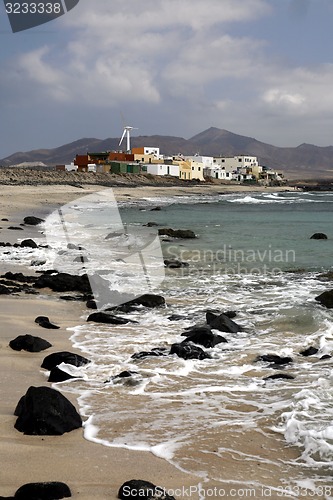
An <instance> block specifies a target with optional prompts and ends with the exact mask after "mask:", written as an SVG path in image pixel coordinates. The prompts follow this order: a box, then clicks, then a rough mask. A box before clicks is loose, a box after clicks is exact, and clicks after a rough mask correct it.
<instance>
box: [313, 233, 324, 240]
mask: <svg viewBox="0 0 333 500" xmlns="http://www.w3.org/2000/svg"><path fill="white" fill-rule="evenodd" d="M310 240H327V234H325V233H314V234H313V235H312V236H311V238H310Z"/></svg>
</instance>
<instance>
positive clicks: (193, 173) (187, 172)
mask: <svg viewBox="0 0 333 500" xmlns="http://www.w3.org/2000/svg"><path fill="white" fill-rule="evenodd" d="M174 163H177V164H178V165H179V178H180V179H182V180H184V181H191V180H193V179H197V180H199V181H204V180H205V178H204V175H203V170H204V166H203V163H201V162H198V161H193V160H181V159H174Z"/></svg>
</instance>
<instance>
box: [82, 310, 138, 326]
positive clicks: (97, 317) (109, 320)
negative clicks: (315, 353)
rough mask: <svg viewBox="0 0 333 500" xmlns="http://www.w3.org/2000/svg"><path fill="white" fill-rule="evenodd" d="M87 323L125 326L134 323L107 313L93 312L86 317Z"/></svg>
mask: <svg viewBox="0 0 333 500" xmlns="http://www.w3.org/2000/svg"><path fill="white" fill-rule="evenodd" d="M87 321H94V322H95V323H105V324H109V325H126V324H127V323H134V321H132V320H130V319H127V318H121V317H120V316H115V315H114V314H110V313H107V312H103V311H100V312H95V313H92V314H90V315H89V316H88V318H87Z"/></svg>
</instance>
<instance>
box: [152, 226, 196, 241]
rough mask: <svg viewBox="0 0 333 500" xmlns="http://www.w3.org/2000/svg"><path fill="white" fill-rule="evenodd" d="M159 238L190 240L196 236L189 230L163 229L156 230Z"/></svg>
mask: <svg viewBox="0 0 333 500" xmlns="http://www.w3.org/2000/svg"><path fill="white" fill-rule="evenodd" d="M158 234H159V235H160V236H169V237H170V238H184V239H192V238H196V235H195V233H194V232H193V231H191V229H172V228H171V227H165V228H162V229H159V230H158Z"/></svg>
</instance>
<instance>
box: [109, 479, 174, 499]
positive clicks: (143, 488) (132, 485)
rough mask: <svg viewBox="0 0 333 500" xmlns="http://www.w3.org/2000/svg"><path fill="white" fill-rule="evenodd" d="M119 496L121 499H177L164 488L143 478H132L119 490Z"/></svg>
mask: <svg viewBox="0 0 333 500" xmlns="http://www.w3.org/2000/svg"><path fill="white" fill-rule="evenodd" d="M118 498H120V499H121V500H137V499H139V498H142V499H143V500H175V497H173V496H170V495H168V494H167V493H166V492H165V490H164V489H162V488H160V487H159V486H155V484H153V483H151V482H149V481H143V480H142V479H131V480H130V481H126V482H125V483H124V484H123V485H122V486H121V487H120V488H119V491H118Z"/></svg>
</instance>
